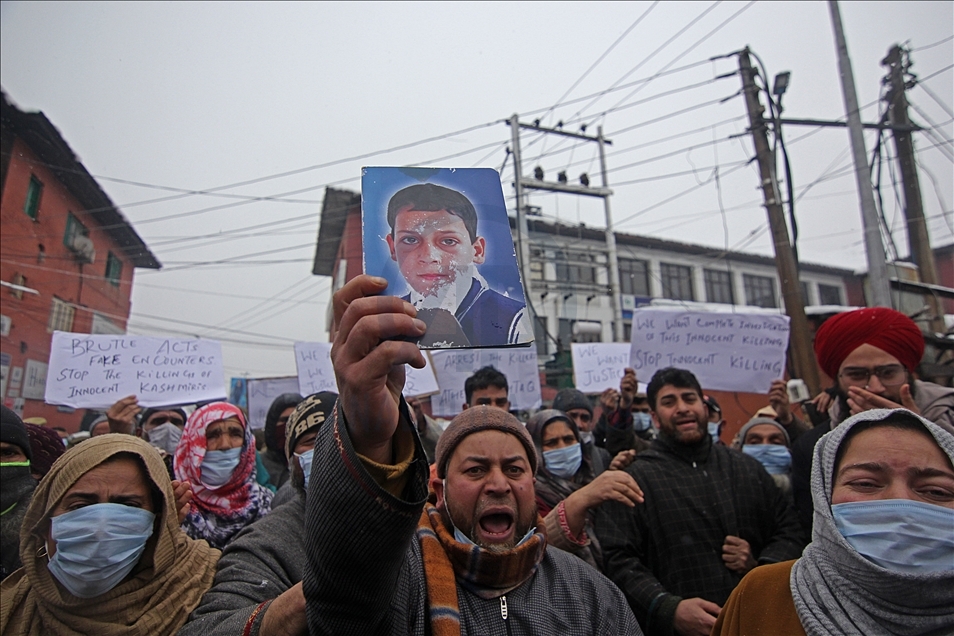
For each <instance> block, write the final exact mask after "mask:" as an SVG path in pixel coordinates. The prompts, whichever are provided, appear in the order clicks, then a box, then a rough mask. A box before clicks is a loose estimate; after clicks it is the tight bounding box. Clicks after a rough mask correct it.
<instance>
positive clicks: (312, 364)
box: [295, 342, 338, 397]
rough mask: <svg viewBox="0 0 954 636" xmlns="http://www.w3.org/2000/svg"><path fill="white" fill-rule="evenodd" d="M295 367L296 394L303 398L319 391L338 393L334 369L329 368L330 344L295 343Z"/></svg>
mask: <svg viewBox="0 0 954 636" xmlns="http://www.w3.org/2000/svg"><path fill="white" fill-rule="evenodd" d="M295 366H296V367H297V368H298V392H299V393H301V394H302V395H304V396H306V397H307V396H309V395H311V394H312V393H318V392H319V391H334V392H335V393H337V392H338V382H337V380H335V369H334V367H332V366H331V343H330V342H296V343H295Z"/></svg>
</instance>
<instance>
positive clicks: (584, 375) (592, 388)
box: [570, 342, 629, 393]
mask: <svg viewBox="0 0 954 636" xmlns="http://www.w3.org/2000/svg"><path fill="white" fill-rule="evenodd" d="M570 353H571V354H572V356H573V383H574V384H575V385H576V388H577V389H579V390H580V391H583V393H602V392H603V391H605V390H606V389H618V388H619V379H620V378H622V377H623V369H625V368H626V367H628V366H629V343H626V342H593V343H589V344H578V343H573V344H572V345H570Z"/></svg>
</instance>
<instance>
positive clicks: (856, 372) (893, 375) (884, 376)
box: [838, 364, 908, 386]
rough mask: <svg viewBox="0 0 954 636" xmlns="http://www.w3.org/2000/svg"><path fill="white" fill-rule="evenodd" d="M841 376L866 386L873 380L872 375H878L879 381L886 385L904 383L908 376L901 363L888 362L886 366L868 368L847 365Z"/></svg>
mask: <svg viewBox="0 0 954 636" xmlns="http://www.w3.org/2000/svg"><path fill="white" fill-rule="evenodd" d="M838 375H839V377H843V378H847V379H848V381H849V382H851V383H853V384H862V383H864V384H865V385H866V386H867V384H868V382H869V381H870V380H871V376H872V375H875V376H878V381H879V382H881V384H883V385H884V386H898V385H899V384H904V383H905V382H906V381H907V379H908V376H907V374H906V373H905V369H904V367H903V366H901V365H900V364H886V365H884V366H880V367H875V368H873V369H867V368H865V367H846V368H844V369H842V370H841V373H839V374H838Z"/></svg>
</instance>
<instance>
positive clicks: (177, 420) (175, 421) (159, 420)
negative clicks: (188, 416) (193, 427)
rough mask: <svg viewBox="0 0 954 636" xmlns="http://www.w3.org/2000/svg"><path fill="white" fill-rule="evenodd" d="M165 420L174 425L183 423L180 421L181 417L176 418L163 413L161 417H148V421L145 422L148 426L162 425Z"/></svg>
mask: <svg viewBox="0 0 954 636" xmlns="http://www.w3.org/2000/svg"><path fill="white" fill-rule="evenodd" d="M166 422H172V423H173V424H175V425H176V426H184V425H185V423H184V422H183V421H182V419H181V418H178V417H169V416H168V415H165V416H163V417H154V418H152V419H150V420H149V421H148V422H146V424H148V425H149V426H162V425H163V424H165V423H166Z"/></svg>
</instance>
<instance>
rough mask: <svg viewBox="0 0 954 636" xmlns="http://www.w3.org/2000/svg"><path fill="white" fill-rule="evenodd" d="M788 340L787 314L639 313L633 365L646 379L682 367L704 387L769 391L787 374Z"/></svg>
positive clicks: (639, 375)
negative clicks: (656, 373) (657, 373)
mask: <svg viewBox="0 0 954 636" xmlns="http://www.w3.org/2000/svg"><path fill="white" fill-rule="evenodd" d="M788 336H789V319H788V316H783V315H776V314H755V313H751V314H749V313H736V314H728V313H708V312H692V311H669V310H665V311H663V310H655V309H644V310H640V309H636V310H634V311H633V335H632V346H631V349H630V366H631V367H633V368H634V369H636V374H637V376H638V377H639V379H640V380H643V381H649V379H650V378H652V375H653V374H654V373H655V372H656V371H657V370H659V369H662V368H665V367H678V368H681V369H688V370H689V371H692V372H693V373H694V374H695V376H696V378H698V380H699V384H701V385H702V388H703V389H713V390H716V391H744V392H749V393H768V390H769V387H770V385H771V384H772V380H775V379H778V378H781V377H782V375H783V374H784V373H785V352H786V349H787V348H788Z"/></svg>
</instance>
